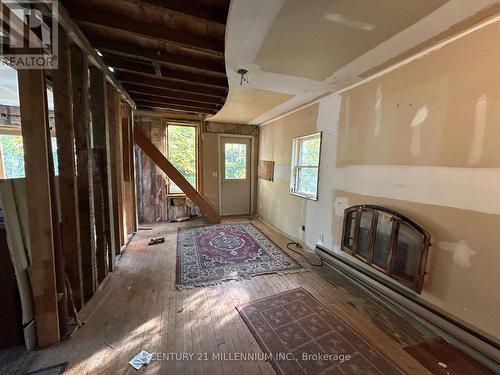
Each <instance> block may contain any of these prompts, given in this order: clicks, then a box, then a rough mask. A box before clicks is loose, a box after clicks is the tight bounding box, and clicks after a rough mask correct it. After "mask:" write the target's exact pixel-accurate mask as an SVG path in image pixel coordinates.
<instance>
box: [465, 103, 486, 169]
mask: <svg viewBox="0 0 500 375" xmlns="http://www.w3.org/2000/svg"><path fill="white" fill-rule="evenodd" d="M487 111H488V97H487V96H486V95H481V96H480V97H479V98H478V99H477V102H476V113H475V116H474V138H473V139H472V146H471V150H470V154H469V165H475V164H477V163H479V161H480V160H481V157H482V156H483V149H484V136H485V134H486V124H487V123H486V116H487Z"/></svg>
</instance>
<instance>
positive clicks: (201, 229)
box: [176, 223, 302, 289]
mask: <svg viewBox="0 0 500 375" xmlns="http://www.w3.org/2000/svg"><path fill="white" fill-rule="evenodd" d="M301 268H302V266H301V265H300V264H298V263H297V262H296V261H295V260H293V259H292V258H291V257H290V256H288V255H287V254H286V253H285V252H284V251H283V250H281V249H280V248H279V247H278V246H277V245H276V244H274V242H272V241H271V240H270V239H269V238H268V237H267V236H266V235H265V234H263V233H262V232H261V231H260V230H258V229H257V228H256V227H255V226H254V225H252V224H249V223H242V224H217V225H206V226H198V227H185V228H179V230H178V234H177V272H176V283H177V287H178V288H180V289H182V288H190V287H193V286H209V285H215V284H218V283H220V282H221V281H224V280H234V279H236V280H237V279H241V278H250V277H252V276H255V275H262V274H266V273H280V272H284V273H287V272H294V271H297V270H300V269H301Z"/></svg>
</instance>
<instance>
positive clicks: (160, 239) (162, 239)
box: [148, 237, 165, 245]
mask: <svg viewBox="0 0 500 375" xmlns="http://www.w3.org/2000/svg"><path fill="white" fill-rule="evenodd" d="M163 242H165V237H158V238H151V239H150V240H149V242H148V245H157V244H159V243H163Z"/></svg>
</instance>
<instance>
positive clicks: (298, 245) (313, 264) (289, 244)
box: [286, 242, 323, 267]
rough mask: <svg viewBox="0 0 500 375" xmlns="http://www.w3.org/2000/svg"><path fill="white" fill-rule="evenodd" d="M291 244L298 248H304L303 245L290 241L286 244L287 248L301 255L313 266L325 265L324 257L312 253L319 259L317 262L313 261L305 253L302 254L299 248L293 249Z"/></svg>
mask: <svg viewBox="0 0 500 375" xmlns="http://www.w3.org/2000/svg"><path fill="white" fill-rule="evenodd" d="M290 246H295V247H296V248H297V249H303V247H302V245H301V244H300V243H298V242H289V243H287V244H286V248H287V249H288V250H290V251H292V252H294V253H295V254H298V255H300V256H301V257H302V258H304V260H305V261H306V262H307V263H309V264H310V265H311V266H314V267H323V259H321V258H320V257H318V256H317V255H316V254H312V255H313V256H314V257H315V258H316V259H318V261H317V262H316V263H313V262H311V261H310V260H309V259H308V258H307V257H306V256H305V255H304V254H302V253H301V252H298V251H297V250H294V249H292V248H291V247H290Z"/></svg>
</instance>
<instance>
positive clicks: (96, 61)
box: [42, 2, 135, 108]
mask: <svg viewBox="0 0 500 375" xmlns="http://www.w3.org/2000/svg"><path fill="white" fill-rule="evenodd" d="M57 6H58V20H57V22H58V24H59V26H61V27H62V28H63V29H64V30H66V32H67V33H68V35H69V37H70V38H71V40H72V41H73V42H74V43H75V44H76V45H77V46H78V47H80V49H82V51H85V52H86V53H87V54H88V59H89V62H90V63H91V64H93V65H94V66H97V67H99V68H100V69H101V70H102V71H103V72H104V74H105V75H106V80H107V81H108V82H110V83H111V85H113V86H114V87H115V88H116V89H117V90H118V91H119V92H120V95H121V96H122V97H123V98H124V100H125V101H126V102H127V103H128V104H130V106H131V107H132V108H134V107H135V103H134V101H133V100H132V99H131V98H130V96H129V95H128V93H127V92H126V91H125V89H124V88H123V87H122V85H121V84H120V82H118V80H117V79H116V77H115V76H114V75H113V73H111V72H110V71H109V69H108V67H107V66H106V64H105V63H104V61H103V60H102V58H101V57H100V56H99V55H98V54H97V52H96V51H95V48H94V47H93V46H92V45H91V43H90V42H89V40H88V39H87V38H86V36H85V35H84V34H83V33H82V31H81V30H80V28H79V27H78V26H77V25H76V24H75V23H74V22H73V20H72V19H71V17H70V16H69V14H68V11H67V10H66V9H65V8H64V6H63V5H62V3H61V2H59V3H58V5H57ZM42 9H44V11H45V12H49V13H47V14H50V16H52V13H50V9H48V8H46V7H44V8H42Z"/></svg>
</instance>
